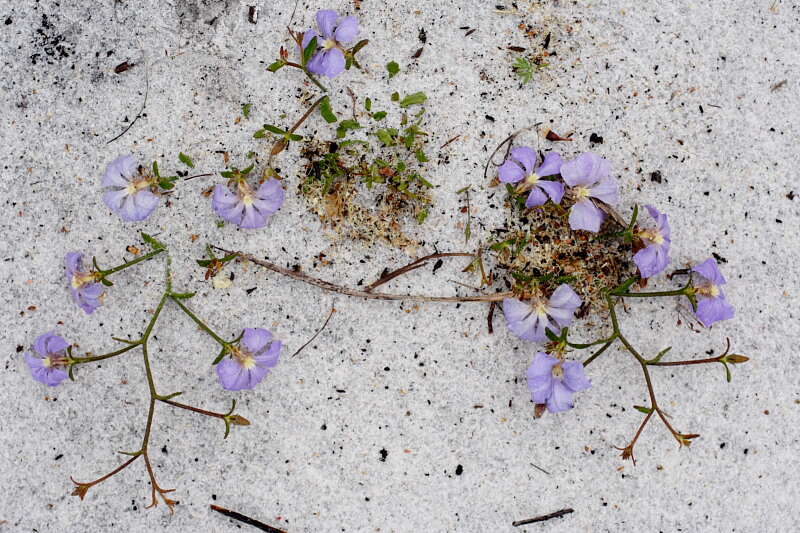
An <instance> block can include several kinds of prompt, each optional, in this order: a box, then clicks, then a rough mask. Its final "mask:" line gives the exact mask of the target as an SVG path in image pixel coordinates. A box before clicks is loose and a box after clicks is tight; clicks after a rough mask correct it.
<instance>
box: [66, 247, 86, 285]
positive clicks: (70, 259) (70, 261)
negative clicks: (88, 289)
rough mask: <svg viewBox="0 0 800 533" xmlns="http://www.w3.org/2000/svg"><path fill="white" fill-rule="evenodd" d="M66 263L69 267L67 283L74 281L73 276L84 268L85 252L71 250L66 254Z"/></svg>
mask: <svg viewBox="0 0 800 533" xmlns="http://www.w3.org/2000/svg"><path fill="white" fill-rule="evenodd" d="M64 264H65V266H66V267H67V284H68V285H69V284H71V283H72V276H73V274H75V273H76V272H81V271H82V270H83V254H82V253H80V252H69V253H68V254H67V255H66V256H64Z"/></svg>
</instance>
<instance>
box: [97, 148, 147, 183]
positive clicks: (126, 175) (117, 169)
mask: <svg viewBox="0 0 800 533" xmlns="http://www.w3.org/2000/svg"><path fill="white" fill-rule="evenodd" d="M138 168H139V164H138V163H137V162H136V159H134V158H133V156H132V155H121V156H119V157H118V158H116V159H115V160H114V161H112V162H111V163H109V164H108V166H107V167H106V171H105V173H104V174H103V179H102V181H101V183H102V185H103V187H120V188H124V187H127V186H128V182H129V181H130V178H132V177H133V176H134V175H135V174H136V171H137V170H138Z"/></svg>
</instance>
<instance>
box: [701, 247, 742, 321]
mask: <svg viewBox="0 0 800 533" xmlns="http://www.w3.org/2000/svg"><path fill="white" fill-rule="evenodd" d="M692 271H693V272H696V273H697V274H699V275H700V277H701V279H700V283H698V284H696V285H695V287H694V290H695V295H697V296H698V297H699V298H698V299H699V301H698V303H697V312H696V313H695V314H696V315H697V318H698V319H699V320H700V322H702V323H703V325H704V326H705V327H710V326H711V324H713V323H714V322H719V321H720V320H727V319H729V318H733V315H734V311H733V306H732V305H731V304H729V303H728V300H726V299H725V293H723V292H722V289H721V288H720V285H725V283H726V282H725V278H724V277H723V276H722V272H720V271H719V266H717V262H716V261H715V260H714V258H713V257H712V258H709V259H706V260H705V261H704V262H702V263H700V264H699V265H697V266H695V267H694V268H693V269H692Z"/></svg>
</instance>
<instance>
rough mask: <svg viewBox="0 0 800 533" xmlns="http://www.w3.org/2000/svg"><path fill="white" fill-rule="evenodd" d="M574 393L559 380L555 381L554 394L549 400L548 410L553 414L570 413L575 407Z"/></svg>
mask: <svg viewBox="0 0 800 533" xmlns="http://www.w3.org/2000/svg"><path fill="white" fill-rule="evenodd" d="M574 405H575V404H574V402H573V400H572V391H571V390H569V389H568V388H567V386H566V385H564V384H563V383H562V382H561V381H559V380H554V381H553V392H552V394H551V395H550V397H549V398H548V399H547V410H548V411H550V412H551V413H560V412H562V411H569V410H570V409H572V407H573V406H574Z"/></svg>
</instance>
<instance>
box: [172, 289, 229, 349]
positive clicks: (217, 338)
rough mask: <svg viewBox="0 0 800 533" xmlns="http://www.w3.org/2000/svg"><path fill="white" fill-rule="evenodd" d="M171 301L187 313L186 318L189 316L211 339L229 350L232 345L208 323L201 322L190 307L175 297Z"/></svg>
mask: <svg viewBox="0 0 800 533" xmlns="http://www.w3.org/2000/svg"><path fill="white" fill-rule="evenodd" d="M170 299H171V300H172V301H173V302H175V303H176V304H177V305H178V307H180V308H181V311H183V312H184V313H186V316H188V317H189V318H191V319H192V320H193V321H194V322H195V324H197V325H198V327H199V328H200V329H202V330H203V331H205V332H206V333H208V334H209V335H210V336H211V338H212V339H214V340H215V341H217V343H218V344H219V345H220V346H222V347H223V348H227V347H229V346H230V343H229V342H227V341H226V340H225V339H223V338H222V337H220V336H219V335H217V334H216V333H215V332H214V330H212V329H211V328H210V327H208V326H207V325H206V323H205V322H203V321H202V320H200V319H199V318H198V317H197V315H195V314H194V313H193V312H192V310H191V309H189V308H188V307H186V306H185V305H184V303H183V302H182V301H180V299H179V298H176V297H175V296H170Z"/></svg>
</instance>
